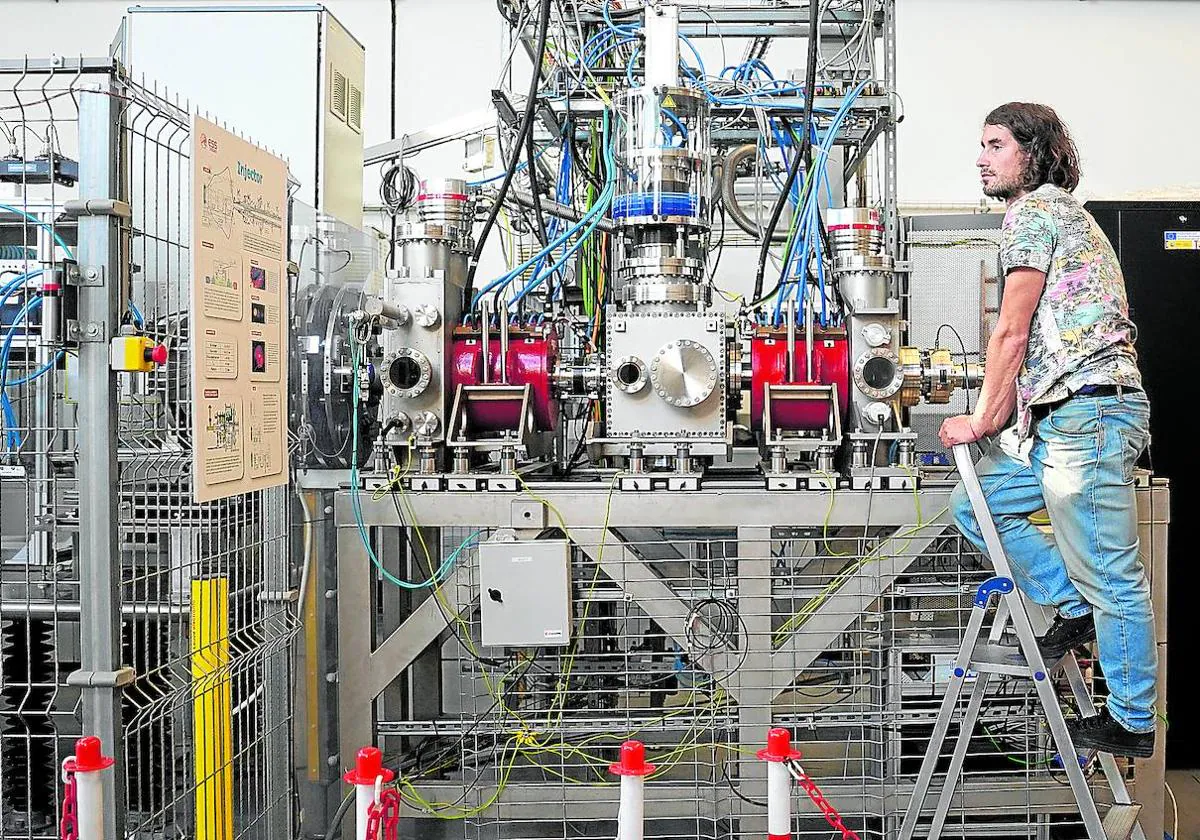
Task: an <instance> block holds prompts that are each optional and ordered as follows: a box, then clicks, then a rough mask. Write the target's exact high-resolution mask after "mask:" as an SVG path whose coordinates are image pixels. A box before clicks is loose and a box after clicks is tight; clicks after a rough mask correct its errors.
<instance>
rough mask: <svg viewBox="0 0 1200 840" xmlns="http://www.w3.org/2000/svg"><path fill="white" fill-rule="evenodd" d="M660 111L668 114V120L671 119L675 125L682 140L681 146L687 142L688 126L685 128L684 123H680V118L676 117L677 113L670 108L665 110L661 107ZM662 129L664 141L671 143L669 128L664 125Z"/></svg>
mask: <svg viewBox="0 0 1200 840" xmlns="http://www.w3.org/2000/svg"><path fill="white" fill-rule="evenodd" d="M658 110H660V111H662V112H663V113H664V114H666V115H667V119H669V120H670V121H671V122H672V123H673V124H674V126H675V131H676V133H677V135H678V136H679V137H680V138H681V144H682V143H685V142H687V137H688V130H687V126H685V125H684V124H683V123H682V122H680V121H679V117H677V116H675V112H674V111H672V110H671V109H670V108H663V107H661V106H660V107H659V109H658ZM660 128H661V130H662V133H663V139H664V140H666V141H668V142H669V141H670V139H671V138H670V137H668V136H667V126H666V125H665V124H664V125H662V126H660ZM664 148H673V147H664Z"/></svg>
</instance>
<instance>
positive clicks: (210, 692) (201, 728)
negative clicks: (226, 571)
mask: <svg viewBox="0 0 1200 840" xmlns="http://www.w3.org/2000/svg"><path fill="white" fill-rule="evenodd" d="M191 653H192V736H193V737H192V750H193V753H194V754H195V759H196V760H195V764H196V834H195V840H233V718H232V716H231V705H232V683H231V680H230V675H229V579H228V578H225V577H211V578H204V579H202V580H193V581H192V651H191Z"/></svg>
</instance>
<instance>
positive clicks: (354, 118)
mask: <svg viewBox="0 0 1200 840" xmlns="http://www.w3.org/2000/svg"><path fill="white" fill-rule="evenodd" d="M347 88H348V89H349V92H350V95H349V96H348V97H347V103H346V125H348V126H350V127H351V128H352V129H354V130H355V131H356V132H358V133H359V134H362V90H361V89H360V88H358V87H356V86H355V85H354V84H349V83H348V84H347Z"/></svg>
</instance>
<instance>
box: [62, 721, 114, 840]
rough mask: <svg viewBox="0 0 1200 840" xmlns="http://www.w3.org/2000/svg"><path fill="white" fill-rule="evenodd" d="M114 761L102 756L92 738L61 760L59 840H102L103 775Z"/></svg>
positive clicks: (97, 741) (80, 742)
mask: <svg viewBox="0 0 1200 840" xmlns="http://www.w3.org/2000/svg"><path fill="white" fill-rule="evenodd" d="M114 763H116V759H114V758H112V757H111V756H107V755H105V754H104V752H103V750H102V748H101V745H100V739H99V738H95V737H92V736H88V737H86V738H80V739H79V740H78V741H76V742H75V755H74V756H72V757H68V758H66V759H64V760H63V785H64V790H63V805H62V821H61V824H60V826H59V836H61V837H63V838H70V840H106V838H105V837H104V786H105V785H106V784H107V783H108V780H109V778H110V776H111V775H112V774H111V773H108V772H106V771H107V770H109V768H111V767H112V766H113V764H114Z"/></svg>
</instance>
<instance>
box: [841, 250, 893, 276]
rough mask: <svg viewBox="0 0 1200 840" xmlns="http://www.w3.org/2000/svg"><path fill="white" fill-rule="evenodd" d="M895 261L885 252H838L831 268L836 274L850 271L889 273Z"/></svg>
mask: <svg viewBox="0 0 1200 840" xmlns="http://www.w3.org/2000/svg"><path fill="white" fill-rule="evenodd" d="M895 268H896V261H895V260H893V259H892V258H891V257H890V256H889V255H887V254H838V255H837V257H836V258H835V259H834V261H833V270H834V271H835V272H837V273H838V274H843V273H846V272H851V271H866V272H885V273H890V272H892V271H894V270H895Z"/></svg>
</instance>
